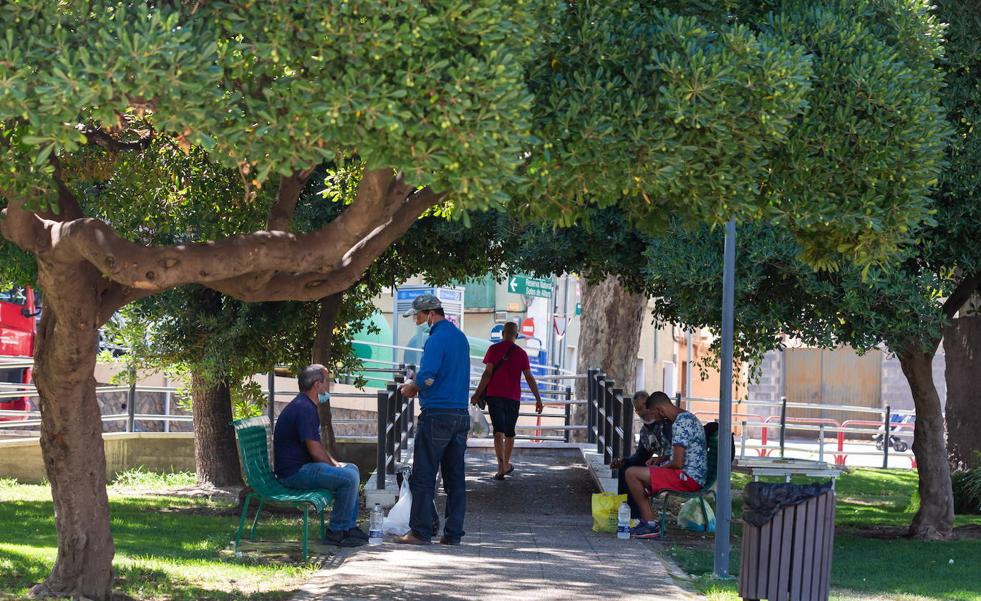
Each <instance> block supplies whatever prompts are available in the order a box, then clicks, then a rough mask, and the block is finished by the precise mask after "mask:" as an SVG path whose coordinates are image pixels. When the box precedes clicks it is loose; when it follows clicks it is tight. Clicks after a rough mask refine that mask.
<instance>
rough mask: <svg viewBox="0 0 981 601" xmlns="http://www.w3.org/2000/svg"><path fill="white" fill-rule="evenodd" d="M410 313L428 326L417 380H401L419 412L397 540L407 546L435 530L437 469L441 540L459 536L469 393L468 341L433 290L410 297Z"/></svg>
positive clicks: (455, 539) (429, 536) (446, 541)
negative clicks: (407, 500)
mask: <svg viewBox="0 0 981 601" xmlns="http://www.w3.org/2000/svg"><path fill="white" fill-rule="evenodd" d="M410 316H414V317H415V320H416V325H422V324H423V323H426V324H428V325H429V327H430V332H429V340H427V341H426V344H425V346H424V347H423V351H422V365H420V367H419V370H418V372H417V374H416V379H415V380H409V381H407V382H406V383H404V384H403V385H402V394H403V395H405V396H407V397H413V396H416V395H418V396H419V406H420V408H421V409H422V413H421V414H420V416H419V422H418V424H417V430H416V437H415V448H414V452H413V460H412V461H413V463H412V476H411V477H410V478H409V489H410V490H411V491H412V514H411V517H410V518H409V529H410V530H409V532H408V533H406V534H405V536H400V537H397V538H396V539H395V542H397V543H403V544H408V545H428V544H430V543H431V541H432V537H433V536H435V535H436V533H435V532H434V531H433V515H432V513H433V496H434V495H435V494H436V472H437V471H438V470H439V469H442V471H443V490H445V491H446V515H445V518H446V522H445V523H444V525H443V537H442V538H440V540H439V542H440V543H441V544H444V545H459V544H460V540H461V539H462V538H463V535H464V532H463V517H464V515H465V514H466V511H467V505H466V504H467V500H466V492H467V487H466V473H465V467H464V453H466V450H467V431H468V430H470V412H469V409H468V397H469V396H470V395H469V392H470V344H469V343H468V342H467V337H466V335H464V333H463V332H461V331H460V330H459V329H458V328H457V327H456V326H455V325H453V324H452V323H451V322H449V321H448V320H447V319H446V314H445V313H444V312H443V304H442V303H441V302H440V301H439V299H438V298H436V297H435V296H433V295H432V294H423V295H421V296H418V297H416V298H415V300H413V301H412V309H410V310H409V311H407V312H406V313H405V314H404V315H403V317H410Z"/></svg>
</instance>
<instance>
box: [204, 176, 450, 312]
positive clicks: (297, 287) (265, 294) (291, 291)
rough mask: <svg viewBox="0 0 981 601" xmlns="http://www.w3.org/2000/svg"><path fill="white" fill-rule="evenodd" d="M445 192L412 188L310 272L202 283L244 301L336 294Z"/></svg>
mask: <svg viewBox="0 0 981 601" xmlns="http://www.w3.org/2000/svg"><path fill="white" fill-rule="evenodd" d="M445 196H446V195H445V194H438V193H435V192H433V191H432V190H429V189H428V188H427V189H424V190H420V191H418V192H416V193H415V194H413V195H412V196H411V197H409V198H408V199H406V201H405V202H404V203H403V205H402V206H401V207H400V210H399V211H397V212H396V214H395V215H393V216H392V217H391V218H390V219H389V220H388V221H387V222H386V223H384V224H382V225H379V226H378V227H377V228H375V230H374V231H372V232H371V233H370V234H369V235H368V236H366V237H365V238H364V239H363V240H361V241H360V242H359V243H358V244H356V245H355V246H354V247H353V248H351V249H350V251H348V252H347V253H345V255H344V256H343V257H342V258H341V259H340V261H338V262H337V263H335V264H334V265H332V266H330V268H327V269H321V270H317V271H312V272H310V271H308V272H277V273H276V274H275V275H273V277H271V278H270V279H269V280H268V281H266V282H263V285H262V286H256V285H255V282H254V281H253V280H251V279H250V278H249V277H244V278H232V279H229V280H225V281H220V282H212V283H209V284H206V285H207V286H209V287H212V288H214V289H216V290H219V291H221V292H223V293H225V294H227V295H229V296H233V297H235V298H238V299H240V300H243V301H248V302H260V301H283V300H299V301H312V300H317V299H321V298H323V297H325V296H329V295H331V294H336V293H338V292H341V291H343V290H346V289H347V288H349V287H350V286H351V285H352V284H354V283H355V282H357V281H358V280H359V279H360V278H361V276H362V275H363V274H364V272H365V270H366V269H367V268H368V267H369V266H370V265H371V263H372V261H374V260H375V259H376V258H378V256H379V255H381V254H382V253H383V252H384V251H385V249H386V248H388V247H389V245H391V243H392V242H394V241H395V240H396V239H398V238H399V237H400V236H402V235H403V234H404V233H405V232H406V230H408V229H409V228H410V227H411V226H412V224H413V223H414V222H415V220H416V219H418V217H419V216H420V215H422V213H424V212H425V211H426V209H428V208H429V207H432V206H433V205H434V204H436V203H438V202H439V201H440V200H442V199H443V198H445Z"/></svg>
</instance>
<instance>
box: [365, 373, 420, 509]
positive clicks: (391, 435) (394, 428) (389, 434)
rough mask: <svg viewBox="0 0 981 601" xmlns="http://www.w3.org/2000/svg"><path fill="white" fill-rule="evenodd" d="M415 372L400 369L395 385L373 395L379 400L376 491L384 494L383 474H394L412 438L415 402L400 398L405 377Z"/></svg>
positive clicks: (396, 375) (414, 427) (411, 399)
mask: <svg viewBox="0 0 981 601" xmlns="http://www.w3.org/2000/svg"><path fill="white" fill-rule="evenodd" d="M413 372H415V368H414V367H413V366H411V365H410V366H408V369H406V367H405V366H402V370H401V373H397V374H395V381H394V382H392V383H391V384H389V385H388V388H387V389H386V390H379V391H378V392H377V393H376V397H377V399H378V415H377V419H378V433H377V443H378V448H377V449H376V453H377V455H376V466H377V467H376V477H375V482H376V483H377V488H378V490H385V480H386V478H385V474H392V475H394V474H395V470H396V468H397V465H396V464H397V463H399V462H401V461H402V455H403V451H404V450H405V449H406V447H408V444H409V440H410V439H411V438H412V437H413V436H415V431H416V424H415V405H416V404H415V399H414V398H407V397H404V396H402V390H401V385H402V383H403V382H405V378H406V374H411V373H413Z"/></svg>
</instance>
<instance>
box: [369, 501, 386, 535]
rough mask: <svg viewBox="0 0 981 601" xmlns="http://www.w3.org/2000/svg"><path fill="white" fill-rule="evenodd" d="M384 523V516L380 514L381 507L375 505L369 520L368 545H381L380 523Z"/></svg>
mask: <svg viewBox="0 0 981 601" xmlns="http://www.w3.org/2000/svg"><path fill="white" fill-rule="evenodd" d="M384 521H385V514H384V513H382V508H381V505H380V504H378V503H375V506H374V507H373V508H372V509H371V519H370V522H369V524H368V544H369V545H380V544H382V523H383V522H384Z"/></svg>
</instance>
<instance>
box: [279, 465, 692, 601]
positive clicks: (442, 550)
mask: <svg viewBox="0 0 981 601" xmlns="http://www.w3.org/2000/svg"><path fill="white" fill-rule="evenodd" d="M514 464H515V466H516V468H517V469H516V471H515V473H514V474H513V477H509V479H508V480H505V481H504V482H499V481H495V480H492V479H491V478H489V476H490V475H491V474H493V471H494V468H493V466H494V465H496V464H495V463H494V461H493V451H490V452H487V451H486V450H482V449H471V450H470V451H469V453H468V456H467V465H468V471H467V503H468V507H467V520H466V524H465V529H466V531H467V535H466V537H464V539H463V545H461V546H459V547H444V546H442V545H432V546H429V547H405V546H402V545H396V544H393V543H389V542H386V543H385V544H384V545H381V546H378V547H361V548H359V549H354V550H350V551H347V550H346V551H343V552H342V553H341V554H340V555H339V556H338V557H337V559H336V560H335V562H334V564H333V565H331V566H328V567H327V568H325V569H323V570H321V571H319V572H317V573H316V574H315V575H314V577H313V578H312V579H311V581H310V582H309V583H307V585H305V586H304V587H303V588H302V589H301V590H300V591H299V592H298V593H297V594H296V595H295V596H294V597H293V599H294V600H295V601H312V600H314V599H316V600H328V599H329V600H382V599H385V600H389V599H390V600H395V601H417V600H419V601H421V600H429V599H481V600H484V599H522V600H524V599H528V600H534V601H545V600H553V599H554V600H556V601H558V600H562V601H578V600H587V599H589V600H595V599H598V598H602V599H605V600H614V599H618V600H619V599H624V600H633V599H638V600H639V599H645V600H646V599H651V598H658V599H666V600H683V599H685V600H687V599H694V598H696V596H695V595H693V594H691V593H688V592H686V591H685V590H684V589H682V588H680V587H678V586H677V585H676V584H675V583H674V581H673V580H672V578H671V576H670V575H669V574H668V572H667V570H666V569H665V568H664V566H663V565H662V563H661V562H660V560H659V559H658V557H657V555H656V554H655V549H656V548H657V543H654V542H651V541H633V540H630V541H621V540H617V538H616V536H615V535H613V534H596V533H594V532H592V530H591V529H590V527H591V525H592V520H591V518H590V495H591V493H592V492H593V490H594V488H593V483H592V480H591V479H590V476H589V474H588V472H587V471H586V468H585V466H584V465H583V463H582V458H581V455H580V453H579V451H578V450H574V449H571V450H554V449H549V450H548V451H534V450H518V449H516V450H515V458H514ZM441 510H442V508H441Z"/></svg>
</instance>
